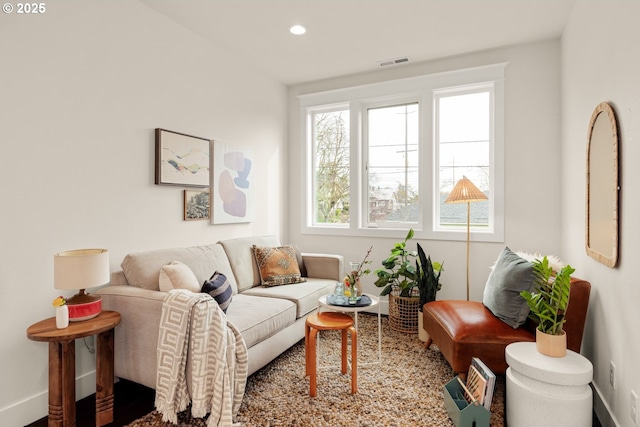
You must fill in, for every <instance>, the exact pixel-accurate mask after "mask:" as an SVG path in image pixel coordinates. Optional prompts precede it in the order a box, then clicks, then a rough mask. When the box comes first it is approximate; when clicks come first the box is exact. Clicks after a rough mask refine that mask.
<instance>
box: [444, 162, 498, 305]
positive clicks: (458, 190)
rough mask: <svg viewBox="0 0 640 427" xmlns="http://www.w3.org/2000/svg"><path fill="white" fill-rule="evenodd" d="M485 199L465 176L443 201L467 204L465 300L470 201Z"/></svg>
mask: <svg viewBox="0 0 640 427" xmlns="http://www.w3.org/2000/svg"><path fill="white" fill-rule="evenodd" d="M482 200H487V196H486V195H485V194H484V193H483V192H482V191H480V189H479V188H478V187H476V186H475V185H474V184H473V182H471V181H470V180H469V179H468V178H467V177H466V176H464V175H463V176H462V179H461V180H460V181H458V182H457V183H456V186H455V187H453V190H451V193H449V197H447V200H445V201H444V202H445V203H466V204H467V301H469V243H470V237H471V233H470V230H471V202H480V201H482Z"/></svg>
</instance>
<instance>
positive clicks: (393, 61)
mask: <svg viewBox="0 0 640 427" xmlns="http://www.w3.org/2000/svg"><path fill="white" fill-rule="evenodd" d="M410 61H411V59H409V57H408V56H403V57H402V58H395V59H387V60H386V61H380V62H378V64H380V66H381V67H386V66H388V65H398V64H404V63H406V62H410Z"/></svg>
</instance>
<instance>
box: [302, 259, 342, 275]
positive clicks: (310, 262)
mask: <svg viewBox="0 0 640 427" xmlns="http://www.w3.org/2000/svg"><path fill="white" fill-rule="evenodd" d="M302 260H303V262H304V267H305V268H306V269H307V277H313V278H316V279H330V280H336V281H340V280H342V275H343V274H344V257H343V256H342V255H333V254H311V253H303V254H302Z"/></svg>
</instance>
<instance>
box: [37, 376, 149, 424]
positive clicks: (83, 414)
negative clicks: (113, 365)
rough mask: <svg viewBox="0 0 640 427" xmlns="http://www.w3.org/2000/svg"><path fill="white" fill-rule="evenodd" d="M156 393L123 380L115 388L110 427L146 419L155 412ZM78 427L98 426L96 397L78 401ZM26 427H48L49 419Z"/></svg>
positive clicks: (93, 395) (40, 420)
mask: <svg viewBox="0 0 640 427" xmlns="http://www.w3.org/2000/svg"><path fill="white" fill-rule="evenodd" d="M155 395H156V392H155V390H153V389H150V388H148V387H145V386H142V385H140V384H136V383H133V382H131V381H126V380H121V381H118V382H117V383H116V384H115V386H114V405H113V407H114V409H113V422H112V423H111V424H108V426H109V427H121V426H125V425H127V424H129V423H130V422H132V421H134V420H137V419H138V418H141V417H144V416H145V415H147V414H148V413H149V412H151V411H153V409H154V406H153V402H154V399H155ZM76 426H78V427H95V426H96V395H95V394H92V395H91V396H87V397H85V398H84V399H82V400H80V401H78V403H77V405H76ZM25 427H47V417H44V418H41V419H39V420H38V421H35V422H33V423H31V424H28V425H26V426H25Z"/></svg>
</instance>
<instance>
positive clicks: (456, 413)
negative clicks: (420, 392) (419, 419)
mask: <svg viewBox="0 0 640 427" xmlns="http://www.w3.org/2000/svg"><path fill="white" fill-rule="evenodd" d="M444 406H445V408H447V412H448V413H449V417H450V418H451V421H453V424H455V426H456V427H489V420H490V419H491V412H489V411H488V410H487V409H486V408H485V407H484V406H483V405H480V404H473V403H469V402H467V400H466V399H465V397H464V390H463V389H462V386H461V385H460V382H459V381H458V377H456V378H454V379H452V380H451V381H449V382H448V383H447V384H445V386H444Z"/></svg>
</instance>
